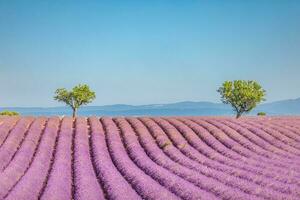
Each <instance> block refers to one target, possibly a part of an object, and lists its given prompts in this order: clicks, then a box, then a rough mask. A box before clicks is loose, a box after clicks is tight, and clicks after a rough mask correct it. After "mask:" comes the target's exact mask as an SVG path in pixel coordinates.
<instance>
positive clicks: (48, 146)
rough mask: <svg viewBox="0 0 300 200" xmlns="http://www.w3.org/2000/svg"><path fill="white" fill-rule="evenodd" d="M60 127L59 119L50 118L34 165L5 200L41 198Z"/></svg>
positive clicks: (33, 162)
mask: <svg viewBox="0 0 300 200" xmlns="http://www.w3.org/2000/svg"><path fill="white" fill-rule="evenodd" d="M58 127H59V118H57V117H53V118H50V119H49V121H48V123H47V126H46V128H45V131H44V134H43V136H42V139H41V141H40V144H39V147H38V149H37V152H36V155H35V157H34V159H33V161H32V164H31V165H30V167H29V168H28V170H27V171H26V173H25V174H24V176H22V178H21V179H20V180H19V182H18V183H17V184H16V185H15V186H14V187H13V188H12V190H11V191H10V193H9V194H8V195H7V197H6V198H5V199H7V200H15V199H18V200H23V199H24V200H26V199H32V200H34V199H38V198H39V194H40V191H41V190H42V189H43V187H44V185H45V183H46V181H47V180H46V178H47V174H48V171H49V168H50V162H51V159H52V154H53V150H54V148H55V141H56V137H57V131H58Z"/></svg>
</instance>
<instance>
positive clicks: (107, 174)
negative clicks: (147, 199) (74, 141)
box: [89, 117, 142, 200]
mask: <svg viewBox="0 0 300 200" xmlns="http://www.w3.org/2000/svg"><path fill="white" fill-rule="evenodd" d="M89 123H90V126H91V147H92V150H93V157H94V162H95V168H96V174H97V176H98V178H99V179H100V180H101V182H102V183H103V188H104V192H105V194H106V196H107V198H109V199H113V200H122V199H132V200H134V199H142V198H141V197H140V196H139V195H138V194H137V193H136V191H135V190H134V189H133V187H132V186H131V185H130V184H129V183H128V182H127V181H126V179H125V178H124V177H123V176H122V174H121V173H120V172H119V171H118V169H117V168H116V167H115V165H114V163H113V161H112V159H111V157H110V155H109V152H108V148H107V145H106V141H105V134H104V130H103V126H102V124H101V123H100V121H99V119H98V118H96V117H91V118H89Z"/></svg>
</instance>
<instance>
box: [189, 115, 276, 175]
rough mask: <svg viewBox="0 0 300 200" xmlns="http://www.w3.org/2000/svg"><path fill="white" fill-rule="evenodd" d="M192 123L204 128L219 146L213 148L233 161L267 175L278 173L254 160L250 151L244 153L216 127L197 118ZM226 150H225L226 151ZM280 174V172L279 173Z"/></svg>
mask: <svg viewBox="0 0 300 200" xmlns="http://www.w3.org/2000/svg"><path fill="white" fill-rule="evenodd" d="M192 121H193V122H195V123H197V125H198V126H201V127H203V128H205V129H206V130H207V131H209V133H210V134H212V136H213V137H214V139H215V140H217V141H218V143H219V144H220V145H216V146H215V148H216V149H217V148H218V149H222V150H223V151H227V153H229V154H230V155H231V156H234V157H231V158H233V159H234V160H238V161H240V162H243V163H244V164H245V165H247V166H250V167H252V168H253V169H256V170H257V171H259V172H263V173H264V172H267V173H269V172H270V171H272V173H274V174H275V173H278V172H276V170H274V168H273V167H271V168H272V169H269V168H270V165H268V163H262V162H261V160H258V159H255V158H253V157H252V156H251V154H253V153H252V152H251V151H246V150H245V148H243V147H241V146H240V145H239V143H237V142H236V141H234V140H232V139H231V138H230V137H228V135H226V134H225V133H224V132H223V131H221V130H219V129H218V128H217V127H215V126H213V125H211V124H209V123H207V122H205V121H204V120H199V119H197V118H194V119H192ZM226 149H227V150H226ZM279 172H280V171H279Z"/></svg>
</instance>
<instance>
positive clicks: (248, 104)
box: [217, 80, 266, 118]
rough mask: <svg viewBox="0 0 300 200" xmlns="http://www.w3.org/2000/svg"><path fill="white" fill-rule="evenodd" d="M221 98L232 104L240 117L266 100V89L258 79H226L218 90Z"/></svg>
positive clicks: (224, 101)
mask: <svg viewBox="0 0 300 200" xmlns="http://www.w3.org/2000/svg"><path fill="white" fill-rule="evenodd" d="M217 91H218V92H219V93H220V94H221V100H222V102H223V103H225V104H230V105H231V106H232V107H233V108H234V111H235V112H236V117H237V118H239V117H240V116H241V115H242V114H243V113H249V112H250V111H251V110H252V109H253V108H255V107H256V106H257V104H259V103H261V102H262V101H265V95H266V91H265V90H264V89H263V88H262V87H261V85H260V84H258V83H257V82H256V81H245V80H235V81H225V82H224V83H223V85H222V86H221V87H220V88H219V89H218V90H217Z"/></svg>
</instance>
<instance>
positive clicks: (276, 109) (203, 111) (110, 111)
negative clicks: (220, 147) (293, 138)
mask: <svg viewBox="0 0 300 200" xmlns="http://www.w3.org/2000/svg"><path fill="white" fill-rule="evenodd" d="M0 109H1V110H4V109H7V110H14V111H17V112H20V113H21V114H22V115H35V116H40V115H47V116H52V115H70V114H71V110H70V109H69V108H67V107H49V108H41V107H31V108H28V107H9V108H0ZM260 111H263V112H266V113H267V114H268V115H300V98H298V99H292V100H283V101H277V102H272V103H265V104H261V105H260V106H258V107H257V108H256V109H255V110H254V111H253V112H252V113H250V114H251V115H255V114H256V113H257V112H260ZM78 114H79V115H86V116H90V115H107V116H141V115H151V116H170V115H177V116H188V115H190V116H195V115H206V116H212V115H233V111H232V108H231V107H230V106H229V105H224V104H222V103H212V102H203V101H202V102H192V101H184V102H178V103H170V104H149V105H139V106H133V105H126V104H115V105H106V106H85V107H82V108H80V109H79V112H78Z"/></svg>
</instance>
